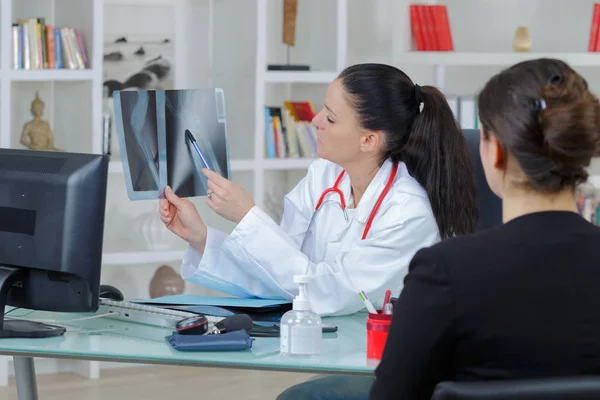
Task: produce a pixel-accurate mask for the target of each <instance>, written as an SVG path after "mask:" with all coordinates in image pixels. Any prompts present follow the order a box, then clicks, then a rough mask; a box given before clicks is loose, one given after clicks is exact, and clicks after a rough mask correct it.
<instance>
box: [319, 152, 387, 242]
mask: <svg viewBox="0 0 600 400" xmlns="http://www.w3.org/2000/svg"><path fill="white" fill-rule="evenodd" d="M397 172H398V163H397V162H395V163H394V166H393V167H392V172H391V173H390V177H389V179H388V181H387V184H386V185H385V188H384V189H383V191H382V192H381V194H380V195H379V198H378V199H377V202H376V203H375V206H374V207H373V210H371V214H370V215H369V219H368V220H367V225H366V226H365V230H364V232H363V235H362V238H361V240H364V239H365V238H366V237H367V234H368V233H369V230H370V229H371V224H372V223H373V219H375V214H377V210H379V207H380V206H381V203H383V199H384V198H385V196H386V195H387V194H388V192H389V191H390V188H391V187H392V184H393V183H394V178H395V177H396V173H397ZM345 173H346V171H342V172H341V173H340V175H339V176H338V177H337V179H336V181H335V183H334V185H333V187H330V188H329V189H325V191H324V192H323V194H321V197H320V198H319V201H318V203H317V206H316V207H315V211H318V210H319V207H321V203H323V199H324V198H325V196H327V194H328V193H330V192H335V193H337V194H338V195H339V196H340V204H341V206H342V211H343V212H344V216H345V217H346V221H347V220H348V216H347V215H346V200H345V199H344V194H343V193H342V191H341V190H340V189H339V188H338V186H339V185H340V182H341V181H342V178H343V177H344V175H345Z"/></svg>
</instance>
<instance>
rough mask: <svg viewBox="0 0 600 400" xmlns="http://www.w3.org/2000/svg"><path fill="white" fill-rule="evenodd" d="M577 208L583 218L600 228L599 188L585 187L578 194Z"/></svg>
mask: <svg viewBox="0 0 600 400" xmlns="http://www.w3.org/2000/svg"><path fill="white" fill-rule="evenodd" d="M577 208H578V210H579V213H580V214H581V216H582V217H583V218H585V219H586V220H588V221H590V222H591V223H593V224H594V225H596V226H600V191H598V189H597V188H592V187H588V186H586V187H584V188H582V189H580V190H579V191H578V194H577Z"/></svg>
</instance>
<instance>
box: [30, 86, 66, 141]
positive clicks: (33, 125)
mask: <svg viewBox="0 0 600 400" xmlns="http://www.w3.org/2000/svg"><path fill="white" fill-rule="evenodd" d="M31 114H32V115H33V120H31V121H29V122H27V123H26V124H25V125H24V126H23V133H22V134H21V144H22V145H24V146H25V147H27V148H29V149H31V150H43V151H62V150H61V149H58V148H56V147H54V134H53V133H52V129H51V128H50V124H49V123H48V122H47V121H44V120H43V119H42V115H43V114H44V102H43V101H42V99H40V96H39V94H38V92H37V91H36V92H35V99H33V101H32V102H31Z"/></svg>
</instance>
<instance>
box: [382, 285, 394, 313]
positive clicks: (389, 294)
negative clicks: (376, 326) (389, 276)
mask: <svg viewBox="0 0 600 400" xmlns="http://www.w3.org/2000/svg"><path fill="white" fill-rule="evenodd" d="M391 299H392V291H391V290H389V289H388V290H386V291H385V296H384V298H383V307H384V309H385V305H386V304H388V303H389V302H390V300H391Z"/></svg>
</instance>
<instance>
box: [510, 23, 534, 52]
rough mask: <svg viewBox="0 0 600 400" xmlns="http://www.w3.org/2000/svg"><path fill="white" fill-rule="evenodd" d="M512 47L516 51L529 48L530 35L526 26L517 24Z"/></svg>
mask: <svg viewBox="0 0 600 400" xmlns="http://www.w3.org/2000/svg"><path fill="white" fill-rule="evenodd" d="M513 49H514V50H515V51H517V52H527V51H530V50H531V36H530V35H529V29H527V27H526V26H519V27H518V28H517V30H516V32H515V38H514V39H513Z"/></svg>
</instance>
